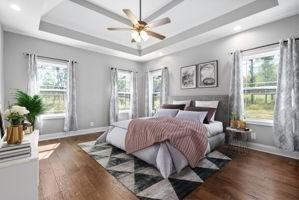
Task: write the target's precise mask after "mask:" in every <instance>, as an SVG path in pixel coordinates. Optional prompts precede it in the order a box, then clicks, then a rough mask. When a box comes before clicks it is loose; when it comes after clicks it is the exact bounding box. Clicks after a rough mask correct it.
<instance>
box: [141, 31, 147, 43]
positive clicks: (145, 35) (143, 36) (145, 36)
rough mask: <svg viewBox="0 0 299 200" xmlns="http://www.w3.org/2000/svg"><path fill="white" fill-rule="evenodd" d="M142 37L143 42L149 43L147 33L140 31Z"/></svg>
mask: <svg viewBox="0 0 299 200" xmlns="http://www.w3.org/2000/svg"><path fill="white" fill-rule="evenodd" d="M140 37H141V38H142V39H143V41H147V40H148V38H149V36H148V34H147V33H146V32H145V31H140Z"/></svg>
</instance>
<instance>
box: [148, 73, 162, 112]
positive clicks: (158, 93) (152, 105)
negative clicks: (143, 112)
mask: <svg viewBox="0 0 299 200" xmlns="http://www.w3.org/2000/svg"><path fill="white" fill-rule="evenodd" d="M149 75H150V77H149V97H150V99H149V110H150V115H154V114H155V112H156V109H157V108H154V95H155V94H156V95H158V96H159V97H160V95H161V91H160V92H153V89H154V81H153V80H154V77H156V76H160V77H161V78H162V69H161V70H155V71H152V72H150V73H149ZM160 87H161V86H160ZM160 106H161V105H160Z"/></svg>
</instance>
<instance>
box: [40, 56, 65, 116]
mask: <svg viewBox="0 0 299 200" xmlns="http://www.w3.org/2000/svg"><path fill="white" fill-rule="evenodd" d="M36 61H37V62H36V64H37V65H38V63H39V62H42V63H48V64H58V65H61V66H62V65H65V66H64V67H65V68H66V69H67V68H68V66H67V62H62V61H56V60H52V59H46V58H37V60H36ZM37 70H38V67H37ZM37 78H38V77H37ZM68 81H69V74H68V72H67V82H68ZM37 82H39V80H37ZM38 91H43V90H41V89H40V85H38ZM44 91H46V90H44ZM50 91H51V90H50ZM53 91H54V90H53ZM67 91H68V84H67V86H66V90H65V93H66V94H65V95H67ZM38 95H39V96H40V95H41V94H40V92H39V93H38ZM64 107H65V109H64V110H65V112H62V113H44V114H42V115H41V116H40V118H41V119H42V120H51V119H64V118H65V117H66V102H65V105H64Z"/></svg>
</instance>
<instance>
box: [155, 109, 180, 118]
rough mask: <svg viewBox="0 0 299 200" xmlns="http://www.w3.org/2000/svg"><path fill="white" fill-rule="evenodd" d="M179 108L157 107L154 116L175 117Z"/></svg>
mask: <svg viewBox="0 0 299 200" xmlns="http://www.w3.org/2000/svg"><path fill="white" fill-rule="evenodd" d="M178 112H179V109H163V108H159V109H158V110H157V112H156V113H155V115H154V117H175V116H176V115H177V113H178Z"/></svg>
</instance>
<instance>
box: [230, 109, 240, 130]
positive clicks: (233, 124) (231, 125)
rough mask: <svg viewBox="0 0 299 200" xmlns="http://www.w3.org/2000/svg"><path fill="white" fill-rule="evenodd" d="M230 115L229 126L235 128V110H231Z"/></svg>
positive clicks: (236, 122) (236, 124)
mask: <svg viewBox="0 0 299 200" xmlns="http://www.w3.org/2000/svg"><path fill="white" fill-rule="evenodd" d="M231 115H232V117H231V121H230V127H232V128H237V126H238V121H237V114H236V113H235V112H232V114H231Z"/></svg>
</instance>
